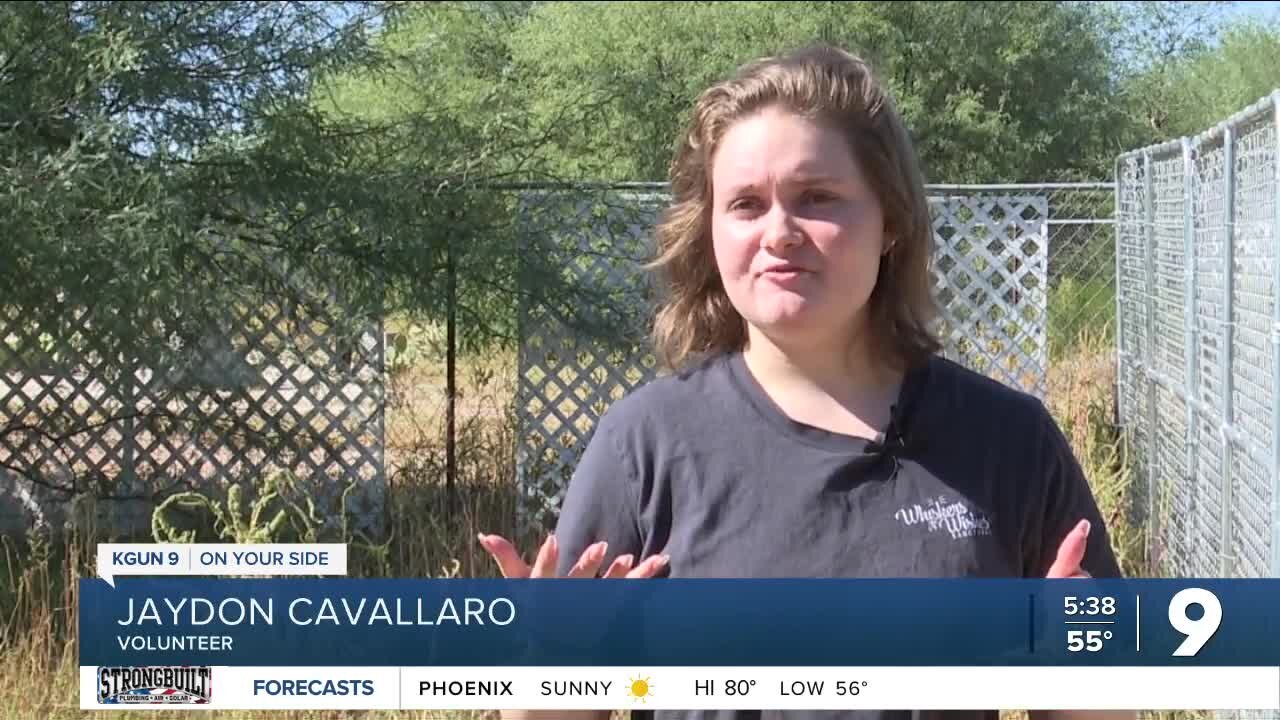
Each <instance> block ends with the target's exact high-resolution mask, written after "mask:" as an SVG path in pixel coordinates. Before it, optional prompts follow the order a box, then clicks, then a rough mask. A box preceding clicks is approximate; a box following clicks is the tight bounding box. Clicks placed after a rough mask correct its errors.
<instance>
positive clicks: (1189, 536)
mask: <svg viewBox="0 0 1280 720" xmlns="http://www.w3.org/2000/svg"><path fill="white" fill-rule="evenodd" d="M1192 153H1193V147H1192V143H1191V139H1190V138H1187V137H1183V138H1182V239H1183V248H1184V250H1183V252H1184V260H1185V269H1186V280H1185V282H1186V285H1185V286H1184V288H1183V306H1184V312H1185V317H1184V319H1183V320H1184V322H1185V332H1186V347H1185V348H1184V350H1185V359H1186V360H1185V362H1186V373H1187V374H1186V377H1185V378H1184V386H1183V388H1182V391H1183V392H1184V393H1185V396H1184V400H1185V402H1186V403H1187V464H1186V468H1187V478H1186V479H1187V488H1188V489H1190V490H1193V491H1194V489H1195V488H1197V487H1198V485H1197V483H1196V474H1197V469H1198V468H1197V462H1198V461H1199V457H1200V455H1199V452H1197V447H1196V446H1197V445H1198V444H1199V435H1200V429H1199V427H1198V426H1197V423H1196V401H1197V400H1198V399H1199V397H1200V385H1199V382H1198V380H1199V375H1200V367H1199V352H1198V348H1199V345H1200V343H1199V337H1198V335H1197V332H1196V282H1195V281H1196V242H1195V172H1196V167H1195V159H1194V157H1193V155H1192ZM1196 495H1198V493H1196ZM1199 499H1200V498H1199V497H1198V496H1197V497H1193V500H1194V501H1198V500H1199ZM1201 522H1202V520H1201V518H1200V513H1198V512H1192V513H1191V516H1190V517H1188V518H1186V528H1185V529H1186V545H1185V547H1188V548H1191V547H1195V546H1196V545H1197V544H1198V540H1199V533H1200V524H1201Z"/></svg>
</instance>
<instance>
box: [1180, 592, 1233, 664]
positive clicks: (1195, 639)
mask: <svg viewBox="0 0 1280 720" xmlns="http://www.w3.org/2000/svg"><path fill="white" fill-rule="evenodd" d="M1192 605H1199V606H1200V607H1201V609H1203V610H1204V614H1203V615H1201V616H1200V617H1199V618H1192V617H1191V616H1190V615H1188V614H1187V610H1188V609H1189V608H1190V607H1191V606H1192ZM1169 624H1170V625H1172V626H1173V628H1174V629H1175V630H1177V631H1178V632H1180V633H1182V634H1183V635H1185V636H1186V639H1184V640H1183V641H1182V644H1181V645H1179V646H1178V648H1177V649H1176V650H1174V651H1173V654H1174V657H1195V655H1196V653H1198V652H1200V650H1201V648H1203V647H1204V646H1205V643H1207V642H1209V639H1210V638H1212V637H1213V635H1214V633H1216V632H1218V627H1219V626H1220V625H1221V624H1222V603H1220V602H1218V596H1217V595H1214V594H1213V593H1211V592H1209V591H1208V590H1205V589H1203V588H1187V589H1185V590H1180V591H1178V594H1176V595H1174V596H1173V599H1172V600H1170V601H1169Z"/></svg>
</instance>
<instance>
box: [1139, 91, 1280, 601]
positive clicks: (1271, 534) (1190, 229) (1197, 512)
mask: <svg viewBox="0 0 1280 720" xmlns="http://www.w3.org/2000/svg"><path fill="white" fill-rule="evenodd" d="M1278 127H1280V91H1278V92H1277V93H1275V94H1273V95H1272V96H1270V97H1268V98H1266V99H1265V100H1262V101H1260V102H1258V103H1256V104H1255V105H1253V106H1251V107H1249V108H1246V109H1244V110H1243V111H1241V112H1240V113H1238V114H1237V115H1235V116H1233V117H1231V118H1229V119H1227V120H1226V121H1225V122H1223V123H1221V124H1220V125H1218V126H1217V127H1215V128H1213V129H1211V130H1208V131H1206V132H1204V133H1202V134H1201V135H1198V136H1196V137H1193V138H1182V139H1180V140H1177V141H1174V142H1169V143H1164V144H1161V145H1156V146H1152V147H1147V148H1142V149H1139V150H1135V151H1133V152H1129V153H1127V154H1125V155H1122V156H1121V157H1120V158H1119V159H1118V161H1117V165H1116V178H1117V192H1116V195H1117V203H1118V213H1117V221H1118V227H1117V233H1116V235H1117V243H1118V247H1117V256H1116V274H1117V276H1118V279H1119V298H1118V307H1119V309H1120V317H1119V343H1118V344H1119V347H1118V354H1119V364H1118V372H1119V398H1118V400H1119V403H1118V404H1119V408H1118V409H1119V415H1120V419H1121V423H1122V425H1123V426H1124V427H1125V428H1127V430H1128V431H1129V433H1130V434H1131V437H1132V441H1133V444H1134V448H1135V450H1136V453H1135V454H1136V456H1137V460H1138V467H1137V470H1138V473H1139V477H1141V478H1142V479H1143V480H1144V482H1145V487H1146V490H1147V492H1146V496H1147V497H1146V500H1147V503H1146V505H1147V506H1146V508H1145V511H1146V515H1147V518H1146V522H1147V527H1148V529H1149V532H1150V537H1151V538H1152V540H1151V543H1152V544H1151V547H1150V548H1149V550H1150V557H1151V560H1152V563H1153V566H1154V569H1155V570H1156V572H1159V573H1161V574H1164V575H1169V576H1182V577H1189V576H1201V577H1203V576H1214V577H1218V576H1223V577H1240V576H1243V577H1266V576H1275V575H1277V574H1280V490H1278V488H1277V482H1278V481H1280V480H1278V479H1280V462H1278V459H1277V452H1278V451H1280V441H1278V439H1277V433H1278V432H1280V396H1278V395H1277V389H1278V388H1280V353H1277V346H1278V345H1280V303H1277V298H1278V297H1280V264H1277V262H1276V260H1277V258H1276V241H1277V230H1276V228H1277V225H1278V224H1280V183H1278V182H1277V173H1280V152H1278V150H1277V143H1278V142H1280V133H1278V132H1277V128H1278Z"/></svg>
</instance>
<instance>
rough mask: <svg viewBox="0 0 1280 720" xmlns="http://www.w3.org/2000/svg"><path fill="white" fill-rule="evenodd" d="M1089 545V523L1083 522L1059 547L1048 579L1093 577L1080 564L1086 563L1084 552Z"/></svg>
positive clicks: (1077, 525)
mask: <svg viewBox="0 0 1280 720" xmlns="http://www.w3.org/2000/svg"><path fill="white" fill-rule="evenodd" d="M1088 544H1089V521H1088V520H1081V521H1080V522H1079V523H1077V524H1076V526H1075V527H1074V528H1072V530H1071V532H1070V533H1068V534H1067V537H1066V539H1065V540H1063V541H1062V544H1061V545H1059V546H1058V556H1057V558H1056V559H1055V560H1054V561H1053V565H1052V566H1051V567H1050V568H1049V573H1048V574H1047V575H1045V577H1046V578H1087V577H1092V576H1091V575H1090V574H1089V573H1088V572H1086V571H1085V569H1084V568H1082V567H1081V566H1080V563H1082V562H1084V551H1085V548H1086V547H1088Z"/></svg>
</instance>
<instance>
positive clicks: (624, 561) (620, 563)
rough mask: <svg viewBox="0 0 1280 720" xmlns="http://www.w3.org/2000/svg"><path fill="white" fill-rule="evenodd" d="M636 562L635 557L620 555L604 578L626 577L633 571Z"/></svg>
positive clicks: (611, 564)
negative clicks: (632, 567)
mask: <svg viewBox="0 0 1280 720" xmlns="http://www.w3.org/2000/svg"><path fill="white" fill-rule="evenodd" d="M635 561H636V558H635V556H634V555H619V556H618V557H617V558H615V559H614V561H613V562H612V563H610V565H609V569H608V570H606V571H605V572H604V577H606V578H621V577H626V575H627V573H628V572H630V571H631V564H632V563H634V562H635Z"/></svg>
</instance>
